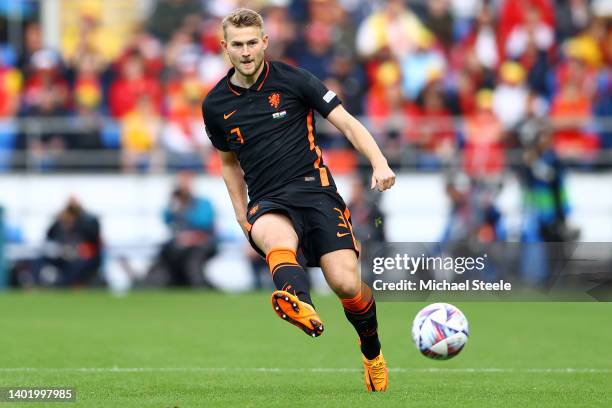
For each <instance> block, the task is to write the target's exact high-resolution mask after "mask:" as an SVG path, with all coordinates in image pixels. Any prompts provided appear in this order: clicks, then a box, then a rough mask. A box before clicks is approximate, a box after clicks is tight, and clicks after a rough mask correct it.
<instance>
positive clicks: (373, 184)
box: [370, 174, 377, 190]
mask: <svg viewBox="0 0 612 408" xmlns="http://www.w3.org/2000/svg"><path fill="white" fill-rule="evenodd" d="M376 184H377V183H376V177H374V175H373V174H372V183H371V186H370V190H374V187H376Z"/></svg>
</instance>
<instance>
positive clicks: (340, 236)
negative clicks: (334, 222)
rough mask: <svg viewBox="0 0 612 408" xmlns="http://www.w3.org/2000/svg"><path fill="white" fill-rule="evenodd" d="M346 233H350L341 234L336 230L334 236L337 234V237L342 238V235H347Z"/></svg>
mask: <svg viewBox="0 0 612 408" xmlns="http://www.w3.org/2000/svg"><path fill="white" fill-rule="evenodd" d="M348 234H350V232H345V233H344V234H341V233H339V232H336V236H337V237H338V238H342V237H343V236H345V235H348Z"/></svg>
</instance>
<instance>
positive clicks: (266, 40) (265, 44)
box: [261, 34, 268, 50]
mask: <svg viewBox="0 0 612 408" xmlns="http://www.w3.org/2000/svg"><path fill="white" fill-rule="evenodd" d="M261 42H262V43H263V49H264V50H265V49H266V48H268V34H264V35H263V37H261Z"/></svg>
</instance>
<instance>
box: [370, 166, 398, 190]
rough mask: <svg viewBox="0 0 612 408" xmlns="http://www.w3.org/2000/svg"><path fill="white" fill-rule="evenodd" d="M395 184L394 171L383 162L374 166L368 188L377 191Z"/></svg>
mask: <svg viewBox="0 0 612 408" xmlns="http://www.w3.org/2000/svg"><path fill="white" fill-rule="evenodd" d="M394 184H395V173H393V170H391V168H390V167H389V165H387V164H385V165H383V166H380V167H374V171H373V172H372V185H371V186H370V189H372V190H373V189H374V188H376V189H377V190H378V191H385V190H387V189H390V188H391V186H393V185H394Z"/></svg>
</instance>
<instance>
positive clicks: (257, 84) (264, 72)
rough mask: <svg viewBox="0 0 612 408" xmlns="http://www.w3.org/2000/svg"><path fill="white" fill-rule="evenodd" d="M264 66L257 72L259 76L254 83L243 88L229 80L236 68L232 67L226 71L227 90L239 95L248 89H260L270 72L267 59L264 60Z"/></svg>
mask: <svg viewBox="0 0 612 408" xmlns="http://www.w3.org/2000/svg"><path fill="white" fill-rule="evenodd" d="M264 64H265V67H264V69H263V70H262V71H261V73H260V74H259V77H258V78H257V81H255V83H254V84H253V85H251V87H250V88H248V89H247V88H243V87H240V86H238V85H234V84H232V82H231V81H230V78H231V77H232V75H234V71H235V70H236V68H234V67H232V68H231V69H230V70H229V71H228V72H227V78H226V80H227V86H228V88H229V90H230V91H231V92H232V93H233V94H234V95H236V96H240V95H242V94H243V93H244V92H247V91H249V90H252V91H260V90H261V88H262V87H263V84H264V82H266V79H267V78H268V74H269V73H270V63H269V62H268V61H264Z"/></svg>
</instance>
